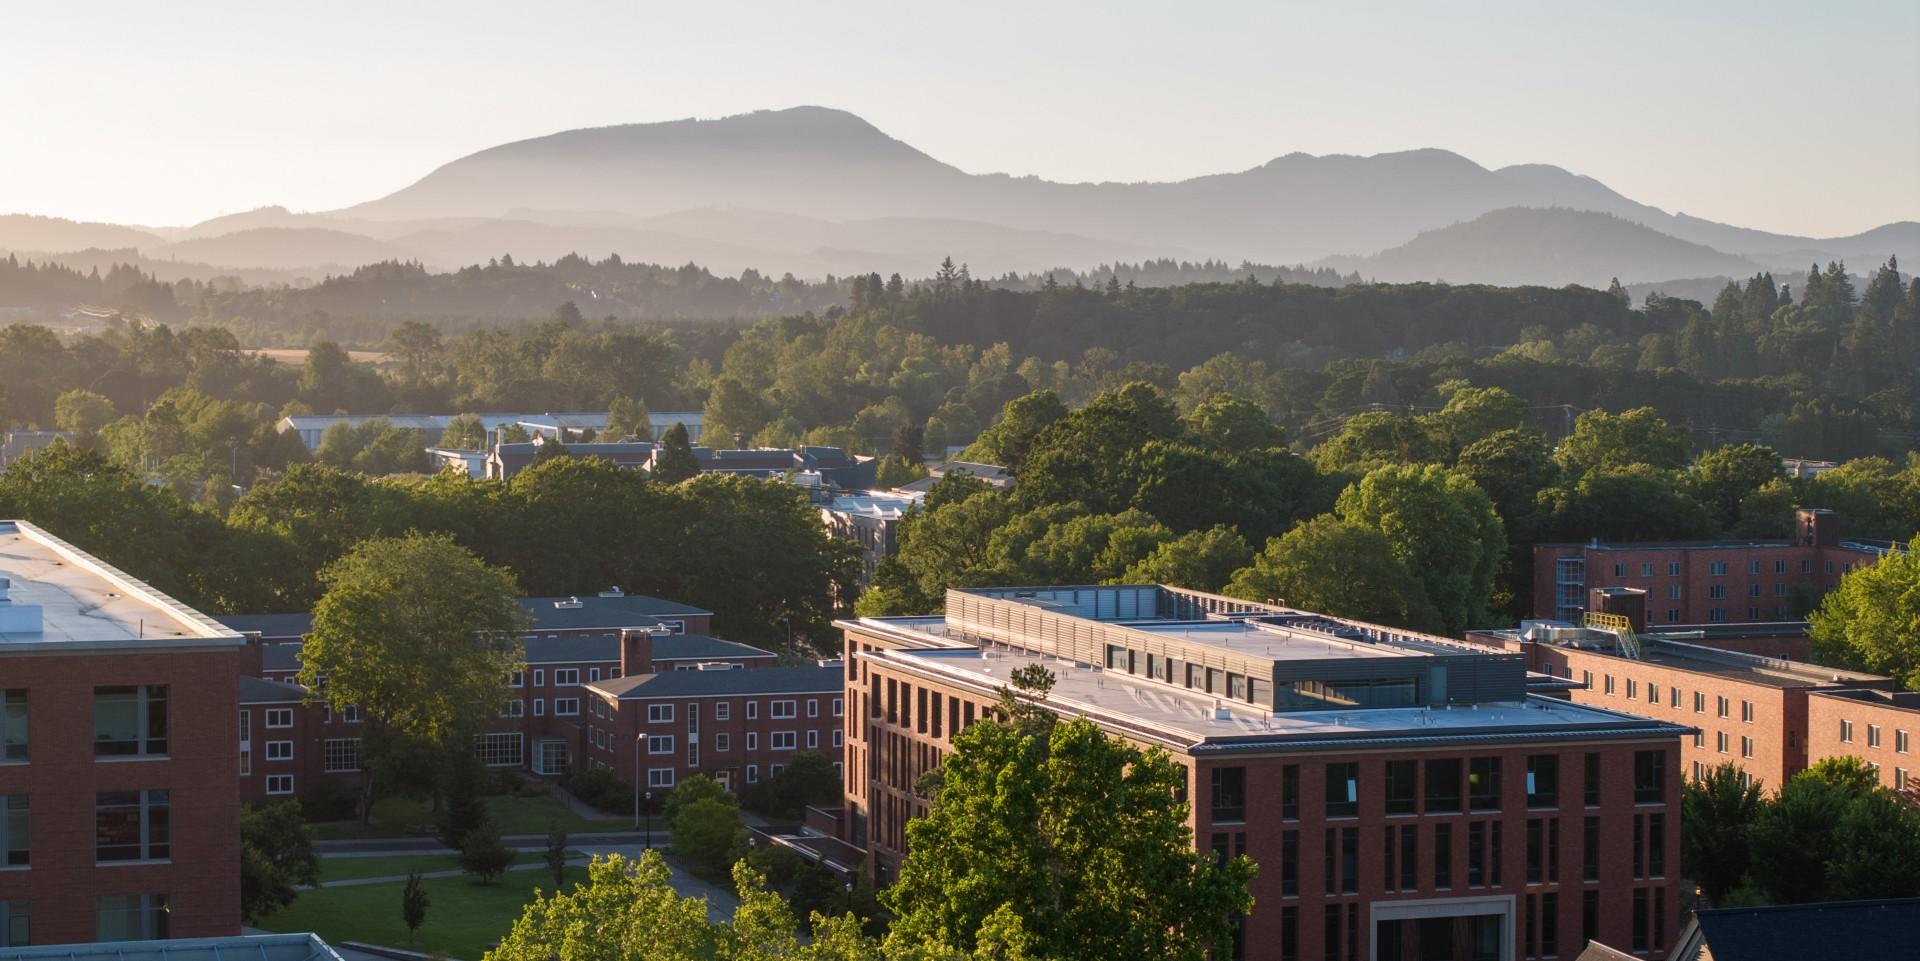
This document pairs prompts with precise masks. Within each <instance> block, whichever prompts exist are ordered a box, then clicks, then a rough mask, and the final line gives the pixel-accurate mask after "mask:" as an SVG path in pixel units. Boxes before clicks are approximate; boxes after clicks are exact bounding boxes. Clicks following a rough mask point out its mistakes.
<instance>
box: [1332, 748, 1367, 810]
mask: <svg viewBox="0 0 1920 961" xmlns="http://www.w3.org/2000/svg"><path fill="white" fill-rule="evenodd" d="M1359 813H1360V765H1359V764H1357V763H1354V762H1352V761H1346V762H1336V763H1333V764H1329V765H1327V817H1330V818H1344V817H1353V816H1354V815H1356V814H1359Z"/></svg>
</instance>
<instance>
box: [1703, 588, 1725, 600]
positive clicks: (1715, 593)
mask: <svg viewBox="0 0 1920 961" xmlns="http://www.w3.org/2000/svg"><path fill="white" fill-rule="evenodd" d="M1707 596H1708V597H1711V598H1714V599H1715V600H1718V599H1720V598H1723V597H1726V596H1727V585H1725V584H1715V585H1713V586H1712V587H1709V588H1707Z"/></svg>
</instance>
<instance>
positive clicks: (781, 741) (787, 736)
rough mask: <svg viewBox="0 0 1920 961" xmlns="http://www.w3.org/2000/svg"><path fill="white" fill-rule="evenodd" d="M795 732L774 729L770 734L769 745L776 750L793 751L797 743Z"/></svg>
mask: <svg viewBox="0 0 1920 961" xmlns="http://www.w3.org/2000/svg"><path fill="white" fill-rule="evenodd" d="M794 734H795V732H793V731H774V732H772V733H770V734H769V735H768V737H769V738H770V740H769V741H768V746H769V747H771V748H772V749H773V750H775V751H791V750H793V749H794V746H795V743H796V742H795V738H794Z"/></svg>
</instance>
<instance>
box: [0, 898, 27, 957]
mask: <svg viewBox="0 0 1920 961" xmlns="http://www.w3.org/2000/svg"><path fill="white" fill-rule="evenodd" d="M32 919H33V902H32V901H21V900H13V901H0V948H24V947H27V946H28V945H31V944H32V943H33V925H32V923H31V922H32Z"/></svg>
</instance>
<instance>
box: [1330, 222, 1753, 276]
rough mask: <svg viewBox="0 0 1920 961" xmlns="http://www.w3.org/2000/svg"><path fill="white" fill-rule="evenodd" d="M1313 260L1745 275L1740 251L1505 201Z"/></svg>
mask: <svg viewBox="0 0 1920 961" xmlns="http://www.w3.org/2000/svg"><path fill="white" fill-rule="evenodd" d="M1318 266H1326V267H1332V268H1333V269H1335V270H1338V271H1341V272H1343V273H1344V272H1347V271H1357V272H1358V273H1359V274H1360V275H1361V276H1362V277H1366V278H1369V279H1373V280H1382V281H1390V282H1403V281H1419V280H1436V281H1437V280H1446V281H1452V282H1456V283H1459V282H1466V281H1474V282H1479V283H1490V284H1500V285H1503V286H1522V285H1528V284H1537V285H1543V286H1561V285H1564V284H1582V285H1584V286H1588V287H1599V288H1605V287H1606V286H1607V284H1608V283H1609V282H1610V281H1611V280H1612V279H1613V278H1615V277H1618V278H1620V280H1621V282H1623V283H1640V282H1646V281H1659V280H1666V279H1669V278H1673V277H1710V276H1714V275H1728V276H1747V275H1751V274H1753V273H1755V272H1757V271H1758V270H1759V269H1760V267H1759V265H1758V264H1755V263H1753V262H1752V261H1749V260H1747V259H1745V258H1742V257H1735V256H1733V255H1731V254H1723V253H1721V252H1719V251H1717V250H1714V249H1713V248H1711V247H1706V246H1702V245H1700V244H1694V243H1688V242H1687V241H1684V240H1680V239H1679V238H1676V237H1669V236H1667V235H1666V234H1663V233H1660V232H1659V231H1657V230H1653V229H1651V228H1648V227H1644V226H1641V225H1640V224H1637V223H1634V222H1632V221H1630V220H1625V219H1622V218H1620V217H1616V216H1614V215H1612V214H1604V213H1595V212H1593V211H1588V210H1569V209H1566V208H1551V209H1540V208H1530V207H1510V208H1507V209H1504V210H1496V211H1492V212H1491V213H1487V214H1482V215H1481V216H1479V217H1476V218H1474V219H1473V220H1471V221H1469V222H1467V223H1463V224H1455V225H1453V226H1450V227H1444V228H1441V229H1439V230H1430V231H1426V232H1424V233H1421V234H1420V235H1419V236H1417V237H1415V238H1414V239H1413V240H1411V241H1409V242H1407V243H1405V244H1402V245H1400V246H1398V247H1395V248H1393V249H1391V250H1384V251H1381V252H1380V253H1378V254H1374V255H1372V256H1370V257H1330V258H1327V259H1326V260H1323V261H1321V262H1320V263H1319V264H1318Z"/></svg>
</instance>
